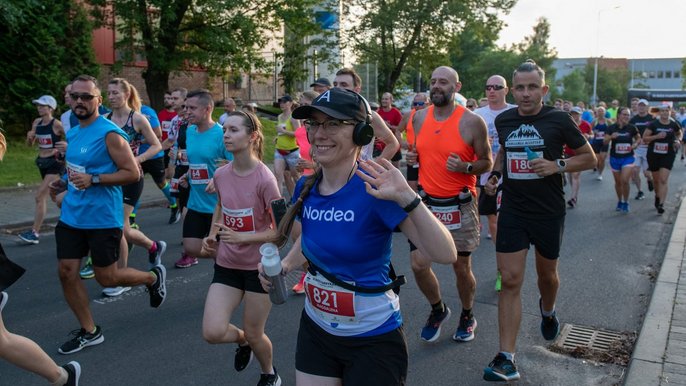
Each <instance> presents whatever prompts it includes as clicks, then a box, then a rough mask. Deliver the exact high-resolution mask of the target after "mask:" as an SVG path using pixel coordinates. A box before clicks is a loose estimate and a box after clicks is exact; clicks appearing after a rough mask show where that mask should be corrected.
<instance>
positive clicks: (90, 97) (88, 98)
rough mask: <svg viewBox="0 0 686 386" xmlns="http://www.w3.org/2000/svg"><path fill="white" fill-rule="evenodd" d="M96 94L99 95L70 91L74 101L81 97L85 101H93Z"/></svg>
mask: <svg viewBox="0 0 686 386" xmlns="http://www.w3.org/2000/svg"><path fill="white" fill-rule="evenodd" d="M96 96H97V95H93V94H77V93H69V97H70V98H71V99H72V100H73V101H74V102H76V101H77V100H79V98H81V100H82V101H84V102H90V101H92V100H93V98H95V97H96Z"/></svg>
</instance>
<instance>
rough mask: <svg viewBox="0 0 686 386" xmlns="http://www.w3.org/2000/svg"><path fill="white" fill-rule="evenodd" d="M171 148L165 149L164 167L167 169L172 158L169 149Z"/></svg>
mask: <svg viewBox="0 0 686 386" xmlns="http://www.w3.org/2000/svg"><path fill="white" fill-rule="evenodd" d="M170 150H171V149H167V150H165V151H164V168H165V169H166V168H168V167H169V161H170V160H171V158H169V151H170Z"/></svg>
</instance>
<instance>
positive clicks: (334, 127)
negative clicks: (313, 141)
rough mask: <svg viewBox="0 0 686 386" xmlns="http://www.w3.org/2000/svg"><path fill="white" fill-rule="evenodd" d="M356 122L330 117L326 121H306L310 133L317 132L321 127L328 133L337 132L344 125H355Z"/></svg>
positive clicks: (306, 127)
mask: <svg viewBox="0 0 686 386" xmlns="http://www.w3.org/2000/svg"><path fill="white" fill-rule="evenodd" d="M354 124H356V122H352V121H343V120H339V119H330V120H327V121H324V122H317V121H315V120H312V119H308V120H306V121H305V129H306V130H307V133H308V134H311V133H315V132H316V131H317V130H318V129H319V128H320V127H323V128H324V132H325V133H326V135H331V134H335V133H336V132H337V131H338V130H339V129H340V128H341V127H343V126H344V125H354Z"/></svg>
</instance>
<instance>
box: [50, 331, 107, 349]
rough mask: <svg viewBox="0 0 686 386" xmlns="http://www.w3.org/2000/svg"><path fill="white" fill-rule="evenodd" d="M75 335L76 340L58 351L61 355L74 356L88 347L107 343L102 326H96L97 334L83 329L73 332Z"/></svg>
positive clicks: (67, 343) (68, 342)
mask: <svg viewBox="0 0 686 386" xmlns="http://www.w3.org/2000/svg"><path fill="white" fill-rule="evenodd" d="M71 335H74V339H72V340H70V341H67V342H66V343H65V344H63V345H62V346H60V348H59V349H58V350H57V352H59V353H60V354H65V355H66V354H73V353H75V352H79V351H81V350H83V349H84V348H86V347H88V346H95V345H97V344H100V343H102V342H104V341H105V337H104V336H103V335H102V329H101V328H100V326H95V332H94V333H92V334H91V333H90V332H87V331H86V330H84V329H83V328H81V329H79V330H74V331H72V332H71Z"/></svg>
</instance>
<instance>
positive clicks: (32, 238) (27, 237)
mask: <svg viewBox="0 0 686 386" xmlns="http://www.w3.org/2000/svg"><path fill="white" fill-rule="evenodd" d="M17 236H18V237H19V238H20V239H21V241H23V242H25V243H27V244H33V245H36V244H38V235H37V234H36V232H34V231H26V232H22V233H20V234H18V235H17Z"/></svg>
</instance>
